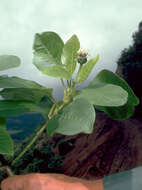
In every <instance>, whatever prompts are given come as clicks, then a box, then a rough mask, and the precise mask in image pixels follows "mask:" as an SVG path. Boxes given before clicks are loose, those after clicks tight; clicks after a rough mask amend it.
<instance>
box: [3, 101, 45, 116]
mask: <svg viewBox="0 0 142 190" xmlns="http://www.w3.org/2000/svg"><path fill="white" fill-rule="evenodd" d="M42 111H43V110H42V109H41V108H40V106H38V105H36V104H34V103H32V102H28V101H12V100H1V101H0V116H4V117H9V116H18V115H21V114H23V113H29V112H35V113H42Z"/></svg>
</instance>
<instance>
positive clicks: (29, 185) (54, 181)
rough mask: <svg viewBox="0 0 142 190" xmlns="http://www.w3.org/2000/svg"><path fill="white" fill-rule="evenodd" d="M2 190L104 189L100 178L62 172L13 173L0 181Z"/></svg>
mask: <svg viewBox="0 0 142 190" xmlns="http://www.w3.org/2000/svg"><path fill="white" fill-rule="evenodd" d="M1 189H2V190H104V187H103V182H102V180H97V181H87V180H83V179H80V178H75V177H69V176H66V175H63V174H39V173H36V174H34V173H33V174H26V175H19V176H18V175H15V176H12V177H9V178H7V179H5V180H3V181H2V183H1Z"/></svg>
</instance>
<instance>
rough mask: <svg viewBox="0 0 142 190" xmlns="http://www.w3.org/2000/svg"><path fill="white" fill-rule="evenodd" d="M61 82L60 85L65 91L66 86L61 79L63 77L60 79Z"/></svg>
mask: <svg viewBox="0 0 142 190" xmlns="http://www.w3.org/2000/svg"><path fill="white" fill-rule="evenodd" d="M61 83H62V87H63V89H64V92H66V90H67V89H66V86H65V84H64V81H63V79H61Z"/></svg>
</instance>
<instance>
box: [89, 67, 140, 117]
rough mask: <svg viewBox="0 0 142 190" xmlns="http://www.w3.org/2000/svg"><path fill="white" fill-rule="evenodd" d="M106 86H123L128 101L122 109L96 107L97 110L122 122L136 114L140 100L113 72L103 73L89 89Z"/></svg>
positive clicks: (104, 71)
mask: <svg viewBox="0 0 142 190" xmlns="http://www.w3.org/2000/svg"><path fill="white" fill-rule="evenodd" d="M104 84H114V85H119V86H121V87H122V88H123V89H124V90H126V91H127V92H128V101H127V103H126V104H125V105H124V106H120V107H117V108H116V107H103V106H95V107H96V108H97V109H99V110H101V111H104V112H105V113H106V114H107V115H108V116H109V117H111V118H112V119H117V120H122V119H127V118H129V117H131V116H132V115H133V113H134V106H136V105H138V104H139V99H138V98H137V97H136V96H135V94H134V92H133V90H132V89H131V88H130V86H129V85H128V84H127V83H126V82H125V81H124V80H123V79H122V78H120V77H118V76H117V75H116V74H114V73H113V72H111V71H108V70H103V71H101V72H100V73H99V74H98V75H97V76H96V77H95V78H94V79H93V80H92V81H91V83H90V84H89V86H88V87H91V88H92V87H95V86H101V85H104Z"/></svg>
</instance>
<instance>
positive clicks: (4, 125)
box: [0, 116, 6, 129]
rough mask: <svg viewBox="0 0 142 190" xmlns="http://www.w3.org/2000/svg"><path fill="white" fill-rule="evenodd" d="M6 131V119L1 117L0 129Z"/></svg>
mask: <svg viewBox="0 0 142 190" xmlns="http://www.w3.org/2000/svg"><path fill="white" fill-rule="evenodd" d="M1 128H2V129H6V119H5V117H1V116H0V129H1Z"/></svg>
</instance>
